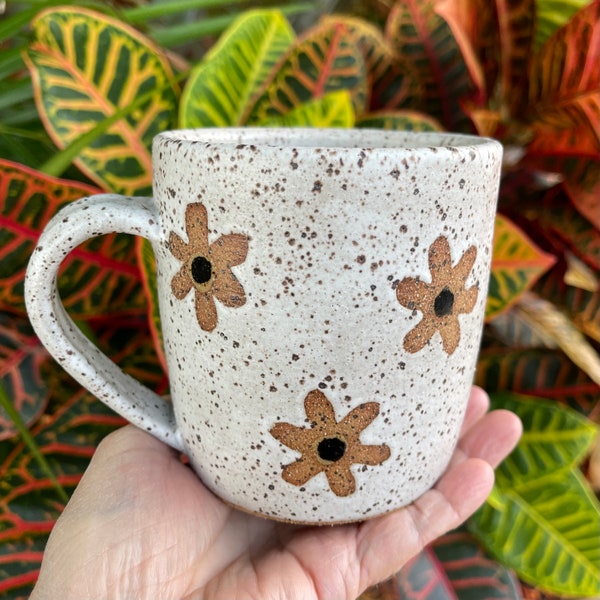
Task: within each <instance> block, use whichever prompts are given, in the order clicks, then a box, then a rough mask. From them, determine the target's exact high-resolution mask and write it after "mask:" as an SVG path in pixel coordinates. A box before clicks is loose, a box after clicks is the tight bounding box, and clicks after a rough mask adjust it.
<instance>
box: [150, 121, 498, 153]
mask: <svg viewBox="0 0 600 600" xmlns="http://www.w3.org/2000/svg"><path fill="white" fill-rule="evenodd" d="M283 138H285V139H284V141H282V140H283ZM172 143H176V144H178V145H184V146H198V145H202V146H206V147H208V146H218V147H223V148H226V147H228V148H238V149H241V148H242V147H244V146H253V147H256V148H279V149H283V148H298V149H309V150H315V149H320V150H359V151H360V150H364V151H377V150H386V151H411V152H412V151H419V150H430V151H431V150H438V149H445V150H450V151H464V150H465V149H467V148H473V147H488V148H494V147H495V148H499V149H501V148H502V144H501V143H500V142H499V141H498V140H495V139H493V138H490V137H485V136H479V135H477V134H465V133H454V132H450V131H399V130H386V129H376V128H356V127H350V128H319V127H205V128H196V129H172V130H169V131H163V132H161V133H159V134H158V135H156V136H155V138H154V144H155V145H162V144H167V145H168V144H172Z"/></svg>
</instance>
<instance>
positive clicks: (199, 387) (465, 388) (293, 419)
mask: <svg viewBox="0 0 600 600" xmlns="http://www.w3.org/2000/svg"><path fill="white" fill-rule="evenodd" d="M501 155H502V149H501V145H500V144H499V143H497V142H495V141H493V140H490V139H485V138H480V137H476V136H461V135H454V134H444V133H418V134H412V133H405V132H387V131H381V130H322V129H283V128H282V129H273V128H271V129H251V128H246V129H202V130H195V131H191V130H190V131H170V132H165V133H162V134H160V135H158V136H157V137H156V139H155V140H154V145H153V170H154V181H153V193H154V198H127V197H122V196H117V195H112V194H106V195H98V196H92V197H89V198H84V199H81V200H79V201H77V202H74V203H72V204H70V205H69V206H67V207H66V208H64V209H63V210H61V211H60V213H59V214H58V215H57V216H56V217H55V218H54V219H53V220H52V221H51V222H50V223H49V224H48V226H47V227H46V229H45V231H44V233H43V234H42V236H41V238H40V240H39V243H38V246H37V247H36V249H35V251H34V253H33V255H32V257H31V261H30V264H29V267H28V271H27V277H26V301H27V308H28V312H29V316H30V319H31V322H32V324H33V326H34V328H35V330H36V332H37V334H38V336H39V338H40V340H41V341H42V342H43V344H44V345H45V346H46V347H47V348H48V350H49V351H50V353H51V354H52V355H53V356H54V357H55V359H56V360H57V361H58V362H59V363H61V364H62V365H63V367H64V368H65V369H66V370H67V371H68V372H69V373H70V374H71V375H72V376H73V377H74V378H75V379H77V380H78V381H79V382H80V383H81V384H82V385H84V386H85V387H87V388H88V389H89V390H90V391H91V392H93V393H94V394H95V395H96V396H97V397H98V398H99V399H100V400H102V401H103V402H105V403H106V404H107V405H108V406H110V407H111V408H113V409H114V410H115V411H116V412H117V413H119V414H120V415H122V416H123V417H125V418H126V419H128V420H129V421H130V422H132V423H134V424H135V425H137V426H139V427H141V428H143V429H145V430H147V431H149V432H150V433H151V434H153V435H155V436H156V437H157V438H159V439H160V440H162V441H164V442H166V443H167V444H170V445H171V446H172V447H174V448H176V449H177V450H180V451H182V452H184V453H185V454H186V455H187V456H188V457H189V459H190V462H191V464H192V466H193V468H194V469H195V471H196V472H197V474H198V475H199V477H200V479H201V480H202V481H203V482H204V484H205V485H206V486H208V487H209V488H210V489H211V490H212V491H213V492H214V493H215V494H217V495H218V496H219V497H221V498H222V499H223V500H224V501H225V502H227V503H229V504H231V505H233V506H235V507H238V508H240V509H242V510H245V511H249V512H251V513H255V514H258V515H262V516H265V517H270V518H274V519H278V520H284V521H291V522H302V523H320V524H323V523H335V522H348V521H355V520H363V519H365V518H369V517H374V516H376V515H380V514H382V513H385V512H387V511H390V510H393V509H396V508H398V507H401V506H403V505H405V504H407V503H409V502H411V501H412V500H414V499H415V498H417V497H418V496H419V495H421V494H422V493H423V492H425V491H426V490H427V489H428V488H430V487H431V486H432V485H433V484H434V483H435V481H436V480H437V479H438V478H439V476H440V475H441V473H442V472H443V471H444V469H445V468H446V466H447V463H448V461H449V459H450V456H451V454H452V452H453V449H454V447H455V444H456V441H457V437H458V434H459V430H460V427H461V422H462V420H463V415H464V412H465V407H466V403H467V400H468V396H469V390H470V386H471V382H472V379H473V375H474V369H475V365H476V360H477V355H478V349H479V343H480V337H481V331H482V326H483V317H484V308H485V301H486V290H487V285H488V277H489V270H490V261H491V255H492V235H493V226H494V215H495V209H496V201H497V193H498V185H499V176H500V165H501ZM109 232H124V233H130V234H134V235H141V236H144V237H145V238H147V239H148V240H150V242H151V243H152V246H153V249H154V253H155V255H156V263H157V279H158V280H157V286H158V298H159V309H160V316H161V326H162V332H163V337H164V351H165V355H166V359H167V364H168V372H169V379H170V392H171V402H167V401H165V399H163V398H161V397H159V396H157V395H156V394H155V393H153V392H152V391H150V390H148V389H147V388H145V387H144V386H142V385H141V384H140V383H139V382H137V381H135V380H134V379H132V378H131V377H130V376H128V375H125V374H124V373H123V372H122V371H121V370H120V369H119V368H118V367H117V366H116V365H115V364H114V363H113V362H112V361H111V360H110V359H108V358H107V357H106V356H105V355H103V354H102V353H101V352H100V351H99V350H98V349H97V348H96V347H95V346H94V345H93V344H92V343H91V342H90V341H89V340H88V339H86V338H85V337H84V336H83V335H82V334H81V333H80V332H79V330H78V329H77V327H76V326H75V325H74V324H73V322H72V321H71V319H70V318H69V317H68V316H67V314H66V313H65V310H64V308H63V306H62V304H61V303H60V300H59V297H58V292H57V288H56V275H57V270H58V268H59V265H60V263H61V261H62V260H63V259H64V258H65V256H66V255H67V254H68V253H69V252H70V251H72V250H73V249H74V248H75V247H76V246H77V245H78V244H80V243H81V242H83V241H85V240H86V239H88V238H90V237H93V236H98V235H101V234H106V233H109Z"/></svg>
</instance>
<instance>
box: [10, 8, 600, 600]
mask: <svg viewBox="0 0 600 600" xmlns="http://www.w3.org/2000/svg"><path fill="white" fill-rule="evenodd" d="M41 4H42V3H40V2H30V3H26V2H23V3H21V4H19V3H17V4H16V9H15V10H14V11H13V12H12V13H9V14H8V15H7V16H6V17H5V18H4V20H2V21H0V50H1V52H0V253H1V262H0V353H1V357H2V358H1V362H0V401H1V402H0V474H1V482H0V597H5V598H18V597H26V596H27V593H28V591H30V589H31V586H32V585H33V582H35V579H36V575H37V572H38V569H39V565H40V561H41V557H42V552H43V548H44V544H45V541H46V539H47V536H48V533H49V531H50V529H51V528H52V525H53V523H54V521H55V519H56V518H57V516H58V515H59V513H60V511H61V509H62V508H63V506H64V504H65V502H66V500H67V498H68V496H69V494H70V493H71V492H72V490H73V489H74V487H75V485H76V484H77V482H78V480H79V479H80V477H81V474H82V472H83V470H84V469H85V467H86V465H87V463H88V461H89V459H90V457H91V455H92V453H93V451H94V448H95V447H96V445H97V444H98V442H99V441H100V439H101V438H102V437H103V436H104V435H106V434H107V433H108V432H110V431H112V430H113V429H115V428H116V427H119V426H121V425H122V423H123V421H122V420H121V419H120V418H119V417H117V416H115V415H114V414H113V413H111V412H110V411H109V410H108V409H107V408H105V407H104V405H102V404H101V403H100V402H99V401H97V400H96V399H94V398H93V397H91V396H90V394H88V393H87V392H86V391H85V390H83V389H82V388H81V387H79V386H78V385H77V384H76V383H74V382H73V381H72V380H71V379H70V378H69V377H68V376H67V375H66V374H65V373H64V372H63V371H62V370H61V369H60V368H59V367H58V366H57V365H56V364H55V363H54V362H53V361H52V359H50V358H49V356H48V354H47V353H46V352H45V350H44V349H43V348H42V347H41V346H40V344H39V342H38V340H37V339H36V337H35V335H34V334H33V333H32V330H31V327H30V326H29V324H28V320H27V316H26V313H25V308H24V303H23V277H24V272H25V268H26V264H27V261H28V257H29V255H30V253H31V251H32V249H33V247H34V244H35V242H36V238H37V237H38V235H39V233H40V231H41V229H42V228H43V227H44V225H45V223H46V222H47V221H48V219H49V218H50V217H51V216H52V215H53V214H55V213H56V211H57V210H58V209H59V208H60V207H61V206H62V205H64V204H65V203H68V202H71V201H72V200H74V199H76V198H79V197H81V196H84V195H89V194H93V193H96V192H100V191H110V192H117V193H121V194H126V195H148V194H149V193H150V188H151V162H150V143H151V140H152V138H153V136H154V135H155V134H156V133H158V132H159V131H162V130H165V129H170V128H175V127H208V126H216V127H225V126H232V125H242V126H243V125H253V126H263V125H289V126H299V125H303V126H314V127H353V126H354V127H379V128H396V129H410V130H452V131H459V132H470V133H479V134H482V135H489V136H493V137H495V138H497V139H499V140H501V141H502V142H503V144H504V146H505V164H504V172H503V177H502V185H501V190H500V202H499V212H498V216H497V220H496V233H495V240H494V251H493V262H492V276H491V282H490V288H489V299H488V304H487V322H486V326H485V332H484V340H483V345H482V349H481V354H480V359H479V364H478V369H477V375H476V383H478V384H480V385H482V386H483V387H485V388H486V389H487V390H488V391H489V392H490V394H491V396H492V404H493V405H494V406H496V407H504V408H508V409H510V410H513V411H515V412H516V413H517V414H518V415H519V416H520V417H521V419H522V421H523V423H524V435H523V437H522V440H521V442H520V443H519V446H518V447H517V449H516V450H515V451H514V453H513V454H512V455H511V456H510V457H509V458H508V459H507V460H506V461H505V462H504V463H503V464H502V465H501V466H500V467H499V468H498V470H497V473H496V485H495V487H494V490H493V492H492V494H491V495H490V497H489V499H488V501H487V502H486V504H485V505H484V506H483V507H482V508H481V509H480V510H479V511H478V512H477V513H476V514H475V516H473V517H472V518H471V519H470V520H469V522H468V523H467V526H466V527H465V528H463V529H461V530H459V531H455V532H453V533H451V534H449V535H447V536H445V537H443V538H442V539H440V540H438V541H437V542H436V543H435V544H433V545H431V546H430V547H428V548H426V549H425V550H424V551H423V552H422V553H421V554H420V555H418V556H417V557H416V558H415V559H414V560H412V561H411V562H410V563H409V564H408V565H406V567H405V568H404V569H403V570H402V571H401V572H400V573H398V574H397V575H396V576H395V577H394V578H392V579H391V580H389V581H387V582H385V583H383V584H381V585H379V586H377V587H375V588H372V589H370V590H368V591H367V592H365V594H364V595H363V598H364V599H369V598H370V599H373V598H388V599H392V598H421V599H429V598H436V599H440V598H443V599H446V598H447V599H453V598H460V599H463V598H465V599H466V598H478V599H480V598H503V599H519V598H539V599H542V598H554V597H555V596H557V595H558V596H577V597H589V598H593V597H596V598H597V597H598V596H599V595H600V505H599V502H598V490H599V486H600V452H599V450H598V427H597V424H596V423H597V422H598V418H599V416H600V404H599V398H600V358H599V355H598V349H599V346H600V291H599V278H598V272H599V269H600V168H599V167H600V139H599V135H600V122H599V121H600V119H599V113H600V102H599V93H598V89H599V83H600V82H599V64H600V0H594V1H592V2H589V0H511V1H510V2H508V1H506V0H495V1H492V0H402V1H398V2H393V1H392V0H373V1H370V2H361V3H352V2H349V3H348V4H347V5H343V4H340V6H338V8H339V9H350V10H351V11H353V12H352V14H345V15H342V14H336V13H331V12H330V11H329V12H328V14H326V15H325V14H321V15H320V16H319V14H318V10H317V9H316V8H315V7H314V6H310V5H309V6H307V5H306V4H287V5H285V6H283V7H282V9H281V10H277V9H275V8H270V9H263V10H245V11H242V10H241V9H240V7H239V3H234V2H232V3H229V4H231V6H229V4H228V3H225V4H226V5H227V8H228V9H229V10H226V11H224V12H223V11H222V12H221V13H218V12H215V9H212V8H210V7H211V6H214V5H215V4H217V3H215V2H210V1H207V0H186V1H184V0H176V1H173V2H167V1H166V0H156V1H155V2H153V3H151V4H147V5H145V4H138V5H131V4H127V5H124V4H114V3H112V4H109V3H103V2H99V1H95V2H94V1H90V2H88V3H86V8H82V7H81V3H79V4H78V6H75V5H74V4H73V3H69V2H65V3H64V5H57V3H56V2H52V1H50V0H46V2H45V3H43V6H41ZM220 4H222V3H220ZM236 7H237V8H236ZM355 8H356V10H355ZM184 10H186V11H187V12H186V13H183V12H182V11H184ZM190 11H195V12H194V13H193V14H194V15H195V18H194V19H193V21H192V22H186V21H185V20H184V18H183V17H182V16H181V15H183V14H186V15H188V16H189V14H190ZM298 11H304V15H303V18H302V19H300V20H294V21H291V20H290V19H292V17H291V16H290V15H292V14H295V13H297V12H298ZM307 11H309V12H308V13H307ZM175 13H177V14H175ZM292 22H294V23H296V26H295V27H292V25H291V23H292ZM216 32H220V33H221V35H219V36H218V37H217V36H215V33H216ZM209 34H210V35H209ZM211 36H212V37H211ZM59 285H60V289H61V293H62V297H63V299H64V303H65V305H66V306H67V308H68V310H69V311H70V313H71V315H72V316H73V317H74V319H76V321H77V322H78V324H79V325H80V327H81V328H82V329H83V330H84V332H85V333H86V334H87V335H88V336H89V337H90V338H92V339H93V340H94V342H95V343H97V344H98V345H99V346H100V347H101V348H102V349H103V350H104V351H105V352H106V353H107V354H109V355H110V356H112V357H114V359H115V360H116V361H117V362H118V363H119V364H120V365H121V366H122V367H123V369H125V370H126V371H127V372H129V373H130V374H132V375H133V376H135V377H136V378H138V379H139V380H141V381H142V382H143V383H145V384H146V385H148V386H150V387H152V388H153V389H155V390H156V391H158V392H159V393H163V394H165V395H168V386H169V384H168V376H167V373H166V370H165V366H164V358H163V352H162V345H161V334H160V325H159V321H158V318H157V306H156V293H155V292H156V290H155V273H154V262H153V256H152V252H151V249H150V248H149V246H148V245H147V244H146V243H145V242H144V241H142V240H140V239H134V238H131V237H127V236H122V235H114V236H106V237H103V238H99V239H95V240H91V241H89V242H87V243H86V244H85V245H83V246H82V247H80V248H79V249H78V250H77V251H75V252H73V253H72V254H71V255H70V256H69V257H68V259H67V260H66V262H65V264H64V266H63V269H62V272H61V276H60V280H59Z"/></svg>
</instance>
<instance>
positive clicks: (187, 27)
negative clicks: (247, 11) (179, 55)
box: [152, 2, 315, 48]
mask: <svg viewBox="0 0 600 600" xmlns="http://www.w3.org/2000/svg"><path fill="white" fill-rule="evenodd" d="M314 9H315V3H313V2H295V3H289V4H284V5H282V6H281V7H280V11H281V13H282V14H283V15H285V16H291V15H295V14H302V13H305V12H310V11H312V10H314ZM237 18H238V17H237V16H236V15H235V14H225V15H216V16H214V17H210V18H206V19H196V20H191V21H185V22H182V23H177V24H175V25H171V26H169V27H163V28H160V29H159V28H153V30H152V39H153V40H155V41H156V42H157V43H158V44H160V45H161V46H163V47H165V48H174V47H177V46H181V45H182V44H186V43H197V42H198V40H199V39H201V38H203V37H206V36H209V35H217V34H219V33H222V32H223V31H225V30H226V29H227V27H229V26H230V25H232V24H233V23H234V22H235V20H236V19H237Z"/></svg>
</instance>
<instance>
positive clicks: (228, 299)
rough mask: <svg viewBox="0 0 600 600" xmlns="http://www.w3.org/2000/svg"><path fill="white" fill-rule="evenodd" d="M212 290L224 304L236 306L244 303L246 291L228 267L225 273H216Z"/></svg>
mask: <svg viewBox="0 0 600 600" xmlns="http://www.w3.org/2000/svg"><path fill="white" fill-rule="evenodd" d="M212 292H213V294H214V296H215V298H217V300H219V302H221V303H223V304H224V305H225V306H229V307H233V308H237V307H238V306H243V305H244V304H246V292H245V291H244V288H243V287H242V284H241V283H240V282H239V281H238V280H237V277H236V276H235V275H234V274H233V273H232V272H231V271H230V270H229V269H227V270H226V271H225V273H216V276H215V281H214V283H213V286H212Z"/></svg>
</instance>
